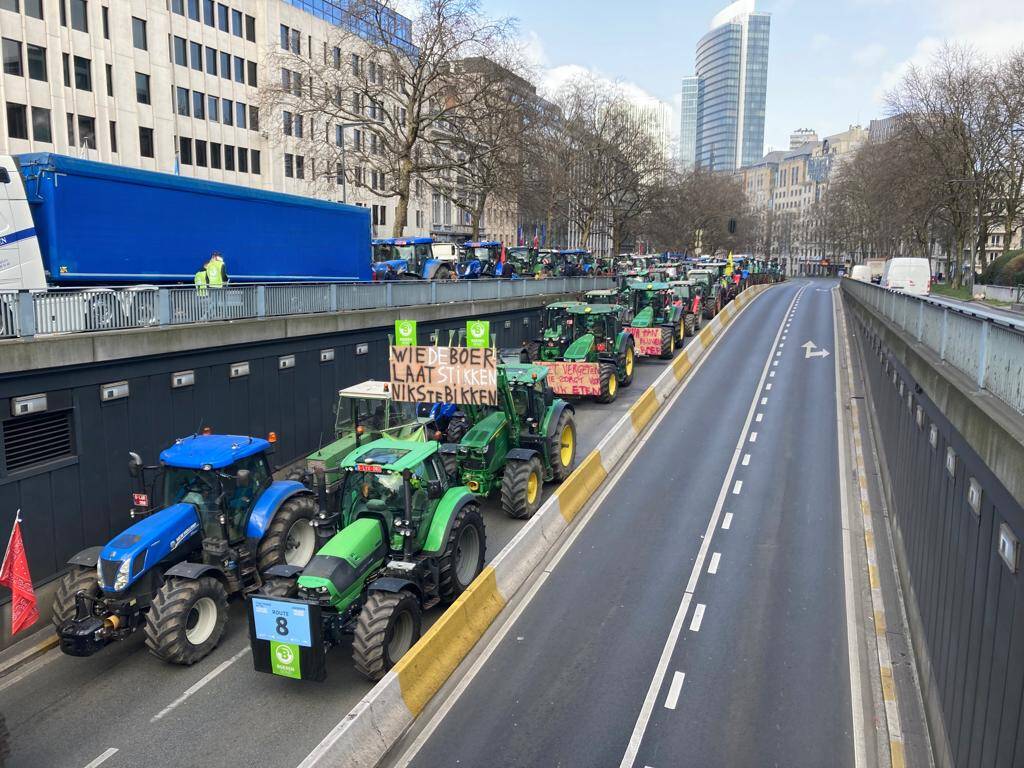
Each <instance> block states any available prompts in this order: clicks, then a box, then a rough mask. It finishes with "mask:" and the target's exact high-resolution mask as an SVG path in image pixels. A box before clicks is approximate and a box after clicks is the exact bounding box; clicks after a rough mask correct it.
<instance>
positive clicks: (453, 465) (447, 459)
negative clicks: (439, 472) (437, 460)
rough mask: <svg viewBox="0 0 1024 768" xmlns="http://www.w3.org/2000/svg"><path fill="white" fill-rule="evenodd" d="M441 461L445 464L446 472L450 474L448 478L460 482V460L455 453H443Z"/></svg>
mask: <svg viewBox="0 0 1024 768" xmlns="http://www.w3.org/2000/svg"><path fill="white" fill-rule="evenodd" d="M441 462H442V463H443V464H444V473H445V474H446V475H448V480H449V481H451V482H453V483H455V485H458V484H459V461H458V459H456V458H455V454H452V453H442V454H441Z"/></svg>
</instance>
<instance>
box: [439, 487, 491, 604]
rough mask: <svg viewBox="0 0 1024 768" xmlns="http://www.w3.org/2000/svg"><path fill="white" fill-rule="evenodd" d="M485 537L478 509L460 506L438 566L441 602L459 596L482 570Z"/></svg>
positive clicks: (485, 543) (450, 600)
mask: <svg viewBox="0 0 1024 768" xmlns="http://www.w3.org/2000/svg"><path fill="white" fill-rule="evenodd" d="M486 548H487V536H486V534H485V533H484V519H483V518H482V517H481V516H480V507H479V506H477V505H476V504H474V503H469V504H466V505H464V506H463V507H462V508H461V509H460V510H459V511H458V512H456V513H455V520H454V522H453V523H452V529H451V531H450V532H449V534H448V541H447V542H445V546H444V552H442V553H441V560H440V562H439V563H438V569H437V570H438V592H439V593H440V595H441V599H442V600H446V601H448V602H452V601H454V600H455V598H457V597H458V596H459V595H461V594H462V593H463V592H464V591H465V590H466V587H468V586H469V585H470V584H472V583H473V579H475V578H476V577H477V575H478V574H479V573H480V571H482V570H483V569H484V553H485V551H486Z"/></svg>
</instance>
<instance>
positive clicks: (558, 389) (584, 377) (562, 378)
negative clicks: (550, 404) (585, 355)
mask: <svg viewBox="0 0 1024 768" xmlns="http://www.w3.org/2000/svg"><path fill="white" fill-rule="evenodd" d="M537 364H538V365H543V366H544V367H545V368H547V369H548V384H550V385H551V390H552V391H553V392H554V393H555V394H556V395H571V396H573V397H590V396H593V397H596V396H598V395H600V394H601V366H600V365H599V364H598V363H566V362H558V363H543V362H541V363H537Z"/></svg>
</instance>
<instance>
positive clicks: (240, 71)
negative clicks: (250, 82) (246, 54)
mask: <svg viewBox="0 0 1024 768" xmlns="http://www.w3.org/2000/svg"><path fill="white" fill-rule="evenodd" d="M235 82H236V83H242V84H243V85H244V84H245V59H243V58H242V57H241V56H235Z"/></svg>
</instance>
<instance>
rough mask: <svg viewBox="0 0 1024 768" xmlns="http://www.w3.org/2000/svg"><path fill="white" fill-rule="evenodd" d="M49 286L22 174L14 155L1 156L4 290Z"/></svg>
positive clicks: (0, 281) (0, 278) (0, 279)
mask: <svg viewBox="0 0 1024 768" xmlns="http://www.w3.org/2000/svg"><path fill="white" fill-rule="evenodd" d="M45 288H46V274H45V273H44V272H43V258H42V254H41V253H40V251H39V240H38V238H37V237H36V228H35V223H34V222H33V220H32V211H31V209H30V208H29V204H28V197H27V195H26V192H25V185H24V184H23V183H22V180H21V173H19V172H18V166H17V165H16V164H15V162H14V158H13V157H11V156H10V155H0V291H19V290H43V289H45Z"/></svg>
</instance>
